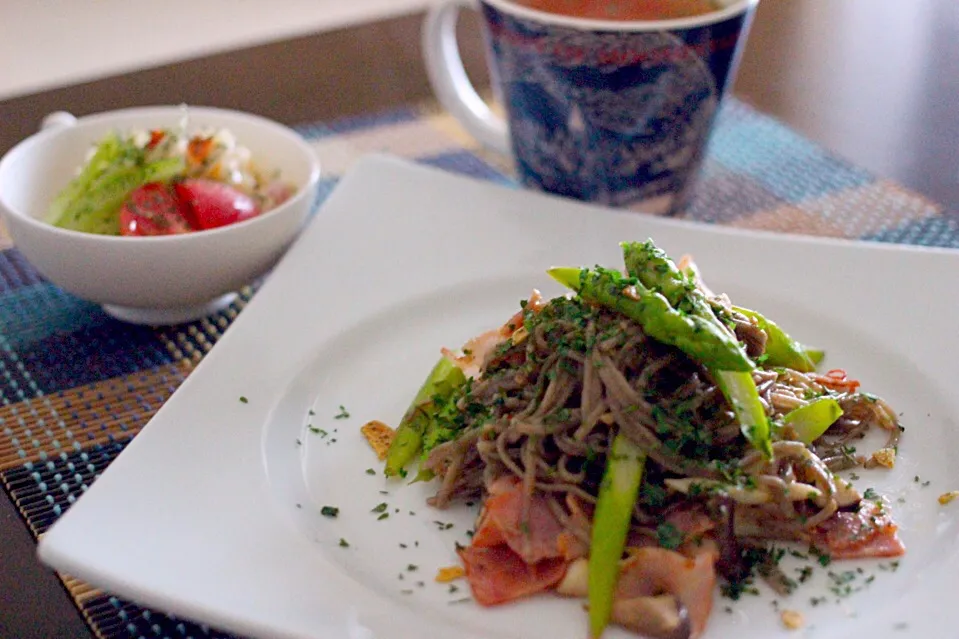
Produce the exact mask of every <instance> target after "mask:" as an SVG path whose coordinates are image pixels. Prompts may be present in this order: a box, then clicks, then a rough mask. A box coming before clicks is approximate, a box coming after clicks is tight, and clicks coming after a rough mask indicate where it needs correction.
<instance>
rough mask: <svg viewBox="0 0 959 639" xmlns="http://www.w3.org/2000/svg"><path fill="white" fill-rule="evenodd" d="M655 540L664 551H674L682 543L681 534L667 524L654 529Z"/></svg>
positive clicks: (664, 523)
mask: <svg viewBox="0 0 959 639" xmlns="http://www.w3.org/2000/svg"><path fill="white" fill-rule="evenodd" d="M656 540H657V541H658V542H659V545H660V546H662V547H663V548H665V549H666V550H676V549H677V548H679V545H680V544H682V543H683V532H682V531H681V530H679V529H678V528H676V526H674V525H672V524H671V523H669V522H663V523H661V524H660V525H659V526H657V527H656Z"/></svg>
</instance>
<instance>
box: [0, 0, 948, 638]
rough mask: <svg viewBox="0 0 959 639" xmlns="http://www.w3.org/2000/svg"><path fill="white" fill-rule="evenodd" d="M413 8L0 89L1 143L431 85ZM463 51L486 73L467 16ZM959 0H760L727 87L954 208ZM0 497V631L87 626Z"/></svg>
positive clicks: (332, 109) (317, 109)
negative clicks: (67, 83)
mask: <svg viewBox="0 0 959 639" xmlns="http://www.w3.org/2000/svg"><path fill="white" fill-rule="evenodd" d="M420 21H421V16H418V15H417V16H411V17H407V18H400V19H396V20H390V21H387V22H384V23H379V24H375V25H368V26H364V27H357V28H351V29H346V30H342V31H337V32H332V33H327V34H321V35H316V36H311V37H304V38H299V39H295V40H291V41H287V42H282V43H277V44H271V45H266V46H260V47H255V48H251V49H246V50H243V51H237V52H234V53H229V54H222V55H215V56H211V57H207V58H203V59H200V60H195V61H191V62H185V63H181V64H176V65H170V66H165V67H161V68H158V69H151V70H146V71H142V72H138V73H133V74H128V75H123V76H119V77H115V78H109V79H105V80H100V81H96V82H90V83H86V84H81V85H77V86H71V87H66V88H62V89H57V90H53V91H48V92H44V93H42V94H37V95H30V96H25V97H20V98H16V99H11V100H7V101H3V102H0V152H3V151H5V150H7V149H8V148H10V147H11V146H12V145H13V144H15V143H16V141H18V140H19V139H21V138H23V137H25V136H27V135H29V134H30V133H32V132H33V131H34V130H35V129H36V127H37V125H38V123H39V122H40V120H41V119H42V117H43V115H45V114H46V113H49V112H51V111H56V110H61V109H64V110H69V111H72V112H73V113H75V114H77V115H81V114H85V113H91V112H96V111H102V110H107V109H115V108H119V107H123V106H132V105H142V104H170V103H180V102H186V103H192V104H208V105H214V106H223V107H229V108H236V109H243V110H248V111H253V112H257V113H261V114H264V115H266V116H269V117H272V118H275V119H277V120H280V121H283V122H287V123H291V124H295V123H300V122H306V121H310V120H317V119H328V118H333V117H337V116H342V115H349V114H354V113H361V112H365V111H370V110H376V109H381V108H388V107H389V106H391V105H394V104H397V103H402V102H409V101H414V100H420V99H424V98H426V97H428V96H429V95H430V91H429V86H428V84H427V81H426V76H425V73H424V70H423V66H422V63H421V61H420V52H419V26H420ZM461 32H462V34H463V37H462V38H461V39H462V44H463V55H464V58H465V59H466V60H467V67H468V70H469V71H470V72H471V75H473V77H474V78H476V79H477V81H478V82H480V83H483V82H485V81H486V77H487V76H486V73H485V69H484V64H483V58H482V45H481V41H480V38H479V35H478V25H477V22H476V20H475V19H473V18H470V17H467V19H465V20H464V21H463V23H462V24H461ZM956 43H959V2H956V0H762V2H761V3H760V8H759V11H758V14H757V17H756V21H755V23H754V26H753V32H752V35H751V37H750V41H749V45H748V47H747V51H746V55H745V56H744V58H743V63H742V67H741V69H740V74H739V79H738V82H737V84H736V87H735V92H736V94H737V95H738V96H739V97H740V98H742V99H744V100H746V101H748V102H750V103H752V104H753V105H755V106H757V107H758V108H760V109H762V110H764V111H767V112H769V113H772V114H774V115H776V116H777V117H780V118H782V119H783V120H785V121H786V122H787V123H789V124H790V125H792V126H793V127H795V128H796V129H798V130H799V131H800V132H802V133H803V134H805V135H807V136H809V137H811V138H812V139H814V140H816V141H818V142H820V143H821V144H824V145H825V146H827V147H829V148H831V149H833V150H834V151H836V152H838V153H840V154H842V155H844V156H846V157H847V158H849V159H851V160H853V161H854V162H856V163H858V164H860V165H863V166H865V167H867V168H869V169H872V170H873V171H875V172H877V173H879V174H880V175H883V176H885V177H889V178H892V179H895V180H898V181H900V182H902V183H903V184H905V185H907V186H909V187H911V188H913V189H916V190H918V191H919V192H921V193H924V194H926V195H928V196H929V197H931V198H933V199H935V200H938V201H940V202H942V203H944V204H946V205H948V206H949V207H951V208H952V209H953V210H957V211H959V161H957V158H959V46H957V44H956ZM33 553H34V545H33V542H32V540H31V539H30V536H29V534H28V532H27V531H26V529H25V528H24V527H23V525H22V524H21V523H20V521H19V519H18V517H17V515H16V513H15V510H14V507H13V505H12V504H10V503H9V501H8V500H7V499H5V498H0V566H2V576H0V638H3V639H6V638H13V637H18V638H22V639H27V638H30V637H44V638H46V637H58V638H59V637H87V636H89V635H88V633H87V632H86V629H85V626H84V624H83V622H82V621H81V619H80V617H79V615H78V614H77V612H76V611H75V610H74V609H73V607H72V604H71V602H70V600H69V598H68V597H67V595H66V593H65V592H64V591H63V589H62V587H60V585H59V582H58V581H57V580H56V578H55V577H54V576H53V575H52V574H50V573H48V572H46V571H45V570H43V569H42V568H41V567H40V566H39V565H38V564H37V563H36V560H35V559H34V554H33Z"/></svg>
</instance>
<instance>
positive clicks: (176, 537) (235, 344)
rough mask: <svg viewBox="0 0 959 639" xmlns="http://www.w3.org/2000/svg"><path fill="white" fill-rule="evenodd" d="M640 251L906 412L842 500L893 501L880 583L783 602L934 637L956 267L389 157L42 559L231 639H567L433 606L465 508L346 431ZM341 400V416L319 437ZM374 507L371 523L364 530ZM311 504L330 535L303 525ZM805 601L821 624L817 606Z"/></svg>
mask: <svg viewBox="0 0 959 639" xmlns="http://www.w3.org/2000/svg"><path fill="white" fill-rule="evenodd" d="M646 237H653V238H654V239H655V240H656V241H657V242H658V243H659V244H660V245H661V246H662V247H663V248H665V249H666V250H667V251H669V252H671V253H673V254H675V255H678V254H680V253H682V252H691V253H693V254H694V255H695V256H696V258H697V261H698V262H699V264H700V266H701V267H702V270H703V272H704V273H705V276H706V278H707V281H708V282H709V283H710V284H711V286H712V287H713V288H715V289H717V290H720V291H726V292H728V293H729V294H730V296H731V297H732V299H733V300H735V301H737V302H738V303H741V304H743V305H746V306H750V307H753V308H758V309H760V310H762V311H764V312H766V313H768V314H769V316H771V317H774V318H777V320H779V321H780V322H781V323H782V324H784V325H785V326H786V327H787V328H788V329H789V330H790V331H791V332H792V333H794V334H795V335H796V337H797V338H798V339H800V340H801V341H805V342H807V343H814V344H817V345H821V346H823V347H825V348H826V349H827V351H828V353H829V355H828V360H827V362H826V364H827V365H828V366H830V367H839V366H841V367H843V368H846V369H847V370H849V371H851V372H852V373H853V374H854V376H856V377H858V378H859V379H861V380H862V381H863V384H864V388H865V389H866V390H870V391H872V392H875V393H878V394H880V395H882V396H883V397H885V398H887V399H888V400H889V401H890V402H891V403H892V405H893V406H894V407H896V408H897V410H899V411H901V412H902V414H903V418H902V419H903V424H904V425H905V426H906V428H907V430H906V432H905V434H904V437H903V441H902V445H901V455H900V459H899V461H898V463H897V466H896V468H895V469H894V470H892V471H886V472H880V471H870V472H866V473H863V474H864V478H863V482H867V483H861V484H859V485H860V486H861V487H863V486H870V485H871V486H875V488H876V489H877V490H880V491H881V492H885V493H886V494H888V495H890V496H891V498H892V501H893V504H894V509H895V511H896V514H897V518H898V520H899V522H900V524H901V536H902V539H903V540H904V542H905V543H906V545H907V546H908V549H909V551H908V554H907V555H906V556H905V557H904V558H903V560H902V562H901V565H900V566H899V568H898V570H897V571H895V572H893V571H890V570H887V571H881V570H877V565H878V564H880V563H882V562H875V561H874V562H861V563H847V562H844V563H843V564H842V565H841V566H840V565H839V564H838V563H837V564H834V566H833V567H835V569H836V570H837V571H839V570H847V569H852V568H855V567H856V566H861V567H863V568H864V571H865V572H864V574H863V575H862V579H861V580H859V581H857V582H856V584H854V585H856V586H857V587H858V586H863V589H862V591H861V592H857V593H855V594H854V595H852V596H850V597H845V598H842V599H841V600H839V601H838V602H836V601H834V600H835V597H834V596H832V595H831V594H830V592H829V590H828V580H827V576H826V569H817V570H816V571H815V573H814V577H813V579H812V580H810V582H809V583H806V584H804V585H803V586H802V587H801V588H800V590H799V591H798V592H797V593H796V594H794V595H792V597H791V598H788V599H783V600H782V601H780V602H779V604H778V605H779V606H780V607H781V608H790V609H795V610H799V611H801V612H802V613H803V614H804V616H805V618H806V631H805V632H801V633H798V634H799V636H803V635H804V634H806V633H808V634H809V636H811V637H816V638H822V639H825V638H827V637H835V638H838V637H846V636H850V635H854V636H869V637H872V638H874V639H876V638H880V637H897V636H906V635H908V636H923V637H939V636H946V635H948V634H951V633H952V631H944V630H943V627H945V626H943V623H945V622H944V621H943V620H942V617H943V616H947V615H948V612H945V611H947V610H948V607H947V606H950V605H952V606H954V605H955V597H956V595H955V593H956V586H957V585H959V543H957V530H959V527H957V524H959V502H955V503H953V504H952V505H949V506H940V505H939V504H938V503H937V500H936V497H937V496H938V495H939V494H940V493H941V492H945V491H946V490H954V489H959V464H956V463H955V461H953V459H952V456H953V455H954V454H955V451H957V450H959V428H957V416H959V394H957V393H956V392H955V381H956V380H957V379H959V341H957V340H956V324H957V321H959V298H957V296H956V284H957V279H959V278H957V273H959V254H956V253H954V252H949V251H943V250H923V249H918V248H904V247H894V246H888V245H875V244H869V245H867V244H864V243H856V242H844V241H825V240H819V239H812V238H801V237H789V236H782V235H770V234H759V233H751V232H743V231H737V230H728V229H723V228H717V227H712V226H701V225H695V224H687V223H682V222H674V221H668V220H662V219H657V218H653V217H648V216H643V215H638V214H635V213H621V212H613V211H609V210H606V209H601V208H597V207H591V206H587V205H582V204H578V203H574V202H571V201H566V200H560V199H557V198H553V197H547V196H542V195H538V194H534V193H530V192H523V191H518V190H509V189H505V188H501V187H497V186H493V185H490V184H487V183H481V182H477V181H473V180H469V179H464V178H460V177H454V176H451V175H449V174H446V173H443V172H440V171H437V170H432V169H426V168H422V167H415V166H413V165H409V164H406V163H403V162H400V161H396V160H392V159H387V158H375V157H374V158H369V159H366V160H364V161H363V162H361V163H360V164H359V165H358V166H357V167H356V168H355V169H354V170H353V171H352V172H351V173H350V174H349V175H347V176H346V177H345V178H344V179H343V181H342V183H341V184H340V185H339V186H338V187H337V189H336V191H335V192H334V193H333V194H332V196H331V197H330V198H329V200H328V201H327V202H326V204H325V205H324V207H323V210H322V211H321V212H320V213H319V214H318V215H317V217H316V218H315V220H314V221H313V223H312V224H311V226H310V227H309V228H308V229H307V230H306V231H305V232H304V234H303V235H302V237H301V238H300V239H299V240H298V242H297V243H296V244H295V245H294V247H293V248H292V249H291V250H290V252H289V253H288V254H287V256H286V257H285V258H284V259H283V261H282V262H281V263H280V265H279V266H278V267H277V268H276V270H275V271H274V272H273V274H272V275H271V276H270V278H269V280H268V281H267V282H266V284H265V285H264V286H263V288H262V289H261V290H260V291H259V292H258V293H257V295H256V296H255V299H254V300H253V301H252V303H251V304H250V305H249V306H248V307H247V308H246V310H244V311H243V313H242V314H241V316H240V317H239V318H238V320H237V321H236V323H235V324H234V325H233V326H232V327H231V328H230V329H229V330H228V331H227V333H226V335H225V336H224V337H223V338H222V339H221V341H220V342H219V343H218V344H217V345H216V347H215V348H214V349H213V350H212V351H211V352H210V353H209V354H208V355H207V356H206V358H205V359H204V360H203V361H202V363H201V364H200V365H199V367H198V368H197V370H196V371H195V372H194V373H193V374H192V375H190V376H189V378H188V379H187V380H186V381H185V382H184V383H183V385H182V386H181V387H180V388H179V389H178V390H177V392H176V393H175V394H174V396H173V397H172V398H171V399H170V400H169V401H168V402H167V403H166V404H165V405H164V406H163V407H162V409H161V410H160V411H159V412H158V413H157V415H156V416H155V417H154V418H153V420H152V421H151V422H150V423H149V424H148V425H147V427H146V428H145V429H144V430H143V432H142V433H140V434H139V435H138V436H137V437H136V439H135V440H134V441H133V442H132V443H131V444H130V445H129V446H128V447H127V449H126V450H125V451H124V452H123V454H121V455H120V457H119V458H118V459H117V460H116V461H114V462H113V464H112V465H111V466H110V468H109V469H108V470H107V472H106V473H105V474H104V475H103V476H102V477H101V478H100V479H98V480H97V482H96V484H95V485H94V486H93V487H92V489H91V490H90V491H89V492H88V493H87V494H86V495H85V496H84V497H83V498H82V499H80V500H79V502H77V504H76V505H74V506H73V507H72V508H71V509H70V510H69V511H68V512H67V513H66V514H65V515H64V516H63V517H62V518H61V520H60V521H59V522H58V523H57V524H56V525H55V526H54V527H53V528H52V529H51V530H50V532H48V533H47V534H46V535H45V537H44V539H43V540H42V541H41V544H40V550H39V552H40V557H41V558H42V560H43V561H44V562H46V563H48V564H49V565H51V566H53V567H55V568H57V569H60V570H63V571H66V572H68V573H71V574H73V575H75V576H77V577H80V578H82V579H85V580H88V581H89V582H91V583H93V584H95V585H98V586H101V587H103V588H104V589H106V590H109V591H112V592H115V593H117V594H119V595H123V596H126V597H129V598H131V599H133V600H135V601H138V602H140V603H142V604H144V605H148V606H152V607H155V608H158V609H161V610H166V611H170V612H172V613H175V614H177V615H180V616H183V617H187V618H192V619H196V620H199V621H204V622H207V623H209V624H211V625H214V626H220V627H223V628H224V629H228V630H232V631H234V632H237V633H242V634H246V635H252V636H262V637H297V638H307V637H311V638H319V637H323V638H328V637H364V638H368V637H377V638H383V639H424V638H429V637H454V636H455V637H477V638H478V637H488V638H523V639H530V638H533V637H549V638H551V639H566V638H569V639H580V638H582V637H585V636H586V620H585V614H584V613H583V611H582V610H581V609H580V606H579V605H578V604H577V603H576V602H573V601H570V600H564V599H562V598H559V597H553V596H541V597H537V598H535V599H531V600H528V601H524V602H519V603H516V604H512V605H506V606H501V607H499V608H496V609H481V608H480V607H479V606H477V605H475V604H474V603H472V602H469V601H467V602H459V601H458V600H460V599H461V598H462V597H463V595H465V594H468V587H467V586H466V584H465V583H462V582H461V583H460V585H459V588H460V590H459V592H456V593H450V592H449V587H448V586H447V585H443V584H438V583H436V582H434V581H433V576H434V574H435V571H436V570H437V569H438V568H439V567H442V566H447V565H450V564H454V563H456V556H455V552H454V544H455V543H456V542H461V543H463V542H466V541H467V538H466V536H465V534H464V533H465V531H466V529H467V528H468V527H469V526H470V525H471V523H472V517H473V513H472V512H471V511H470V510H469V509H466V508H461V509H454V510H452V511H448V512H438V511H433V510H432V509H431V508H429V507H428V506H427V505H426V504H425V501H424V500H425V497H426V495H427V494H428V487H425V486H423V485H422V484H417V485H414V486H405V485H402V484H398V483H395V482H387V481H386V480H385V479H384V478H383V477H382V475H375V476H373V475H370V474H367V472H366V469H368V468H374V467H376V468H378V467H379V464H378V463H377V461H376V459H375V457H374V455H373V453H372V452H371V450H370V449H369V447H368V446H367V444H366V443H365V441H364V440H363V439H362V438H361V436H360V434H359V427H360V425H362V424H363V423H365V422H366V421H367V420H370V419H381V420H383V421H386V422H388V423H393V424H394V425H395V423H396V422H397V421H398V419H399V418H400V416H401V415H402V413H403V411H404V410H405V408H406V406H407V404H408V402H409V400H410V398H411V397H412V396H413V395H414V394H415V392H416V389H417V388H418V387H419V384H420V383H421V381H422V379H423V378H424V377H425V375H426V373H427V372H428V371H429V369H430V367H431V366H432V364H433V363H434V362H435V360H436V358H437V355H438V351H439V348H440V347H441V346H444V345H448V346H454V347H455V346H457V345H459V344H461V343H462V342H463V341H465V340H466V339H467V338H469V337H471V336H473V335H474V334H477V333H479V332H480V331H482V330H485V329H487V328H490V327H493V326H498V325H500V324H502V323H503V321H505V319H506V318H508V317H509V316H511V315H512V314H513V312H514V311H515V309H516V308H517V302H518V300H519V299H521V298H523V297H525V296H527V295H528V294H529V291H530V289H531V288H532V287H539V288H542V289H543V291H544V293H548V294H556V293H558V292H559V290H558V288H557V287H555V286H553V285H551V284H550V281H549V279H548V277H547V276H546V274H545V270H546V268H548V267H549V266H551V265H556V264H570V265H580V264H594V263H604V264H618V263H619V261H620V259H621V257H620V254H619V247H618V242H620V241H621V240H625V239H645V238H646ZM241 396H242V397H245V398H247V399H248V401H247V402H242V401H240V397H241ZM341 405H342V406H345V407H346V409H347V410H348V411H349V413H350V416H349V418H341V419H336V418H335V416H336V415H337V414H338V413H340V406H341ZM311 426H312V428H310V427H311ZM316 431H323V432H325V433H326V435H325V436H324V434H323V433H322V432H316ZM915 475H920V476H921V477H922V480H923V482H925V481H929V482H930V484H929V486H927V487H923V486H922V483H920V482H915V481H913V479H914V476H915ZM381 491H386V493H388V494H386V495H384V494H382V493H381ZM899 498H902V499H903V500H905V503H898V502H899ZM381 502H385V503H387V504H388V511H387V512H389V513H390V516H389V518H386V519H383V520H378V519H377V516H378V515H377V513H373V512H371V509H373V507H374V506H375V505H377V504H379V503H381ZM325 505H330V506H336V507H338V508H339V509H340V513H339V516H338V517H337V518H335V519H331V518H328V517H324V516H322V515H321V514H320V509H321V508H322V507H323V506H325ZM411 511H412V512H411ZM413 512H415V514H412V513H413ZM436 521H442V522H449V523H453V524H454V525H453V527H452V528H449V527H447V526H440V525H437V524H436V523H435V522H436ZM441 528H442V529H441ZM341 540H345V543H347V544H349V545H348V547H343V546H341ZM401 544H402V545H405V546H406V548H403V547H401ZM411 565H412V566H417V567H418V569H416V570H413V569H411ZM833 567H830V569H832V568H833ZM887 567H888V564H887ZM873 573H875V574H876V579H875V581H874V582H872V583H871V584H868V585H866V584H865V583H864V582H865V576H866V575H869V574H873ZM401 575H402V579H401ZM417 582H421V584H418V583H417ZM817 596H826V597H828V601H827V603H824V604H821V605H818V606H812V605H811V603H810V599H811V598H812V597H817ZM771 599H772V597H771V596H769V595H768V594H765V593H764V594H762V595H761V596H758V597H747V598H745V599H743V600H741V601H738V602H735V603H730V602H728V601H724V600H721V599H719V595H718V594H717V601H716V605H715V607H714V612H713V616H712V619H711V621H710V627H709V630H708V633H707V636H708V637H727V636H737V637H741V638H748V637H773V636H779V635H780V634H781V635H783V636H791V637H795V636H797V633H795V632H793V633H789V632H787V631H786V630H784V629H783V627H782V625H781V623H780V620H779V616H778V615H777V614H776V613H775V612H774V609H773V606H772V605H771ZM727 605H729V606H730V608H729V610H728V611H726V610H725V608H726V606H727ZM904 630H905V631H906V632H903V631H904ZM608 636H609V637H610V638H614V637H626V636H628V635H627V634H626V633H624V632H621V631H619V630H613V631H610V633H609V635H608Z"/></svg>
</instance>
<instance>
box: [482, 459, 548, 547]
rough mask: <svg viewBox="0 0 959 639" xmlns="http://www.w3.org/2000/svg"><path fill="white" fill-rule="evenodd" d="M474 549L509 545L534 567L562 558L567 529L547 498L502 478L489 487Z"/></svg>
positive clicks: (520, 484)
mask: <svg viewBox="0 0 959 639" xmlns="http://www.w3.org/2000/svg"><path fill="white" fill-rule="evenodd" d="M489 493H490V494H489V496H488V497H487V498H486V502H485V503H484V504H483V512H482V513H481V514H480V523H479V526H478V527H477V529H476V533H475V534H474V535H473V546H477V547H480V548H482V547H490V546H495V545H497V544H500V543H506V544H507V545H508V546H509V547H510V548H511V549H512V550H513V552H515V553H516V554H517V555H519V556H520V557H521V558H522V559H523V560H524V561H526V562H527V563H530V564H535V563H537V562H538V561H541V560H543V559H552V558H555V557H562V556H563V555H564V553H563V551H562V550H561V549H560V543H559V536H560V534H561V533H562V532H563V525H562V524H561V523H560V522H559V520H558V519H556V516H555V515H553V512H552V511H551V510H550V509H549V506H548V505H547V503H546V499H545V497H543V496H542V495H538V494H536V495H533V496H532V497H530V498H527V496H526V495H525V494H524V493H523V486H522V483H521V482H520V481H519V479H517V478H516V477H512V476H510V477H501V478H500V479H497V480H496V481H495V482H493V484H492V485H491V486H490V487H489Z"/></svg>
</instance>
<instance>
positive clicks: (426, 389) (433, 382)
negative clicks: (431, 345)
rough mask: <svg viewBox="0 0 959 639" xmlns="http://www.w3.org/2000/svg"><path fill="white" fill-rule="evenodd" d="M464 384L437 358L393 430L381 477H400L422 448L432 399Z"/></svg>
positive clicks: (454, 369)
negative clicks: (437, 360) (383, 475)
mask: <svg viewBox="0 0 959 639" xmlns="http://www.w3.org/2000/svg"><path fill="white" fill-rule="evenodd" d="M465 383H466V375H464V374H463V371H462V370H461V369H460V368H459V367H458V366H456V364H454V363H453V361H452V360H450V359H449V358H447V357H442V358H440V361H439V362H437V363H436V365H435V366H434V367H433V370H432V371H431V372H430V374H429V377H427V378H426V381H425V382H423V385H422V386H421V387H420V390H419V392H417V393H416V397H414V398H413V402H412V403H411V404H410V407H409V408H408V409H407V411H406V414H405V415H403V419H402V420H401V421H400V425H399V426H398V427H397V429H396V435H395V436H394V438H393V443H392V444H391V445H390V449H389V451H388V452H387V454H386V467H385V469H384V471H383V472H384V474H385V475H386V476H387V477H392V476H394V475H402V474H403V469H404V468H405V467H406V465H407V464H409V463H410V461H412V459H413V458H414V457H416V455H417V453H419V451H420V448H421V447H422V445H423V435H424V433H425V432H426V429H427V427H428V426H429V423H430V421H431V420H432V418H433V416H434V415H433V408H434V406H433V398H434V397H436V396H440V397H447V396H449V395H450V394H452V393H453V391H454V390H455V389H456V388H458V387H459V386H462V385H463V384H465Z"/></svg>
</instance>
